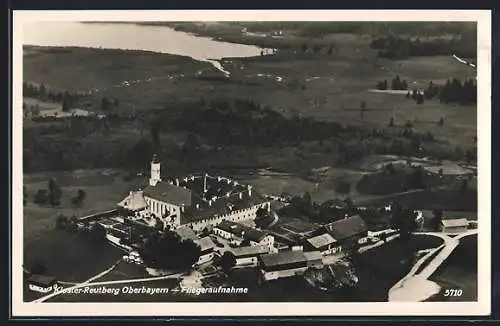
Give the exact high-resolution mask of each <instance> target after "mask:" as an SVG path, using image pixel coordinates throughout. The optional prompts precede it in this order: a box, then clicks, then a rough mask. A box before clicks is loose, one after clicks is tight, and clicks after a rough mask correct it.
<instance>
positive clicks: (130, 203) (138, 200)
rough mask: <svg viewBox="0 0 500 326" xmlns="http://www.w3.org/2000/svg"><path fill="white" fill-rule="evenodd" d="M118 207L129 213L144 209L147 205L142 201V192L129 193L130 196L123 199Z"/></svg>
mask: <svg viewBox="0 0 500 326" xmlns="http://www.w3.org/2000/svg"><path fill="white" fill-rule="evenodd" d="M118 206H120V207H122V208H124V209H127V210H130V211H138V210H142V209H144V208H146V207H147V206H148V204H147V203H146V200H145V199H144V195H143V192H142V191H134V192H130V194H129V195H128V196H127V197H125V198H124V199H123V200H122V201H121V202H119V203H118Z"/></svg>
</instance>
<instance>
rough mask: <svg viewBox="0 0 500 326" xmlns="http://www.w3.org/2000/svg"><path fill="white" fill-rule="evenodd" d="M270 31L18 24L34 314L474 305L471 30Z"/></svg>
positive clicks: (233, 26)
mask: <svg viewBox="0 0 500 326" xmlns="http://www.w3.org/2000/svg"><path fill="white" fill-rule="evenodd" d="M276 19H277V21H161V19H158V21H140V20H137V21H111V20H110V21H78V20H77V19H75V20H73V21H68V20H66V21H57V20H54V21H48V20H44V21H27V22H25V23H24V25H23V26H22V113H23V116H22V138H23V139H22V156H23V178H22V180H23V207H22V212H23V213H22V221H23V227H22V228H23V230H22V231H23V232H22V238H23V239H22V241H23V251H22V256H23V257H22V265H23V266H22V270H23V278H22V281H23V296H22V298H23V301H24V302H33V303H45V302H49V303H50V302H199V303H203V302H233V303H234V302H271V303H273V302H275V303H279V302H311V303H313V302H394V301H398V302H401V301H405V302H424V301H426V302H428V301H432V302H450V301H461V302H477V301H478V263H477V261H478V246H477V244H478V241H477V234H478V225H477V217H478V190H477V166H478V160H477V146H478V133H477V131H478V130H477V129H478V128H477V82H478V80H477V64H478V62H477V53H476V52H477V44H478V40H477V38H478V36H477V23H476V22H439V21H436V22H430V21H427V22H411V21H394V22H390V21H278V19H279V18H278V17H277V18H276ZM19 84H20V83H19ZM19 87H20V85H19ZM20 211H21V209H20ZM20 219H21V217H20ZM18 267H19V266H18ZM19 274H21V272H19Z"/></svg>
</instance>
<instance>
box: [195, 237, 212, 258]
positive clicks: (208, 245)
mask: <svg viewBox="0 0 500 326" xmlns="http://www.w3.org/2000/svg"><path fill="white" fill-rule="evenodd" d="M195 243H197V244H198V245H199V246H200V248H201V254H200V258H199V259H198V264H203V263H206V262H209V261H211V260H212V259H213V258H214V248H215V244H214V243H213V241H212V239H210V237H204V238H201V239H199V240H197V241H195Z"/></svg>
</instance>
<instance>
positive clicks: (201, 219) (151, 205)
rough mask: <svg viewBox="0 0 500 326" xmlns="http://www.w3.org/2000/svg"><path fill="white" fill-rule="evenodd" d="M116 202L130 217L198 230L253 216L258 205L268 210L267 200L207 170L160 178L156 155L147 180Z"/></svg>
mask: <svg viewBox="0 0 500 326" xmlns="http://www.w3.org/2000/svg"><path fill="white" fill-rule="evenodd" d="M118 206H119V207H120V208H121V209H122V210H124V211H126V213H127V216H129V218H131V219H133V220H141V221H143V223H147V224H152V225H154V224H155V223H157V221H159V222H160V223H163V226H164V227H166V226H170V227H171V228H173V229H175V228H177V227H179V226H181V225H186V226H189V227H191V228H192V229H193V230H195V231H201V230H203V229H204V228H206V227H210V226H215V225H217V224H219V223H220V222H222V221H223V220H229V221H234V222H241V221H249V220H254V219H255V218H256V213H257V210H258V209H259V208H263V209H266V210H267V211H270V201H269V200H268V199H266V198H264V197H263V196H261V195H260V194H259V193H257V192H256V191H253V189H252V186H250V185H248V186H247V185H241V184H239V183H238V182H237V181H233V180H231V179H229V178H225V177H220V176H219V177H213V176H210V175H208V174H204V175H198V176H194V175H192V176H188V177H185V178H183V179H181V180H180V179H179V178H176V179H175V180H169V181H163V180H162V178H161V164H160V162H159V160H158V158H157V156H156V155H155V156H154V157H153V160H152V162H151V177H150V179H149V184H148V185H147V186H146V187H144V188H143V189H141V190H139V191H134V192H131V193H129V195H128V196H127V197H126V198H124V199H123V200H122V201H121V202H120V203H119V204H118Z"/></svg>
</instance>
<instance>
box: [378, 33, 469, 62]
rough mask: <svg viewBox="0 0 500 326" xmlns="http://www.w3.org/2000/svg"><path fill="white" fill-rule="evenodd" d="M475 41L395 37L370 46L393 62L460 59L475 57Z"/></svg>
mask: <svg viewBox="0 0 500 326" xmlns="http://www.w3.org/2000/svg"><path fill="white" fill-rule="evenodd" d="M476 43H477V42H476V41H474V40H468V38H463V37H461V38H456V37H453V38H451V39H445V38H440V39H433V40H421V39H420V38H416V39H410V38H402V37H396V36H387V37H380V38H377V39H374V40H373V41H372V42H371V44H370V46H371V48H372V49H375V50H379V52H378V56H379V57H380V58H387V59H393V60H401V59H407V58H409V57H414V56H436V55H452V54H456V55H458V56H460V57H466V58H475V57H476Z"/></svg>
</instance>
